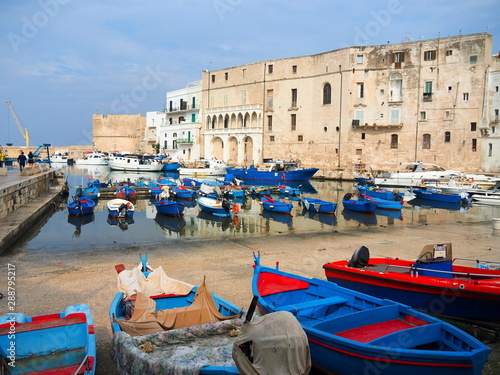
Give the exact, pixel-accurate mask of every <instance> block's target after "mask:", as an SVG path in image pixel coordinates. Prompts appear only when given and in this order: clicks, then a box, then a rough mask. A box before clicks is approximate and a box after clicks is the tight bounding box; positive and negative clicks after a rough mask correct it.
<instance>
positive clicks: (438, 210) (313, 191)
mask: <svg viewBox="0 0 500 375" xmlns="http://www.w3.org/2000/svg"><path fill="white" fill-rule="evenodd" d="M60 167H61V168H62V169H63V171H64V178H65V179H66V180H67V182H68V185H69V187H70V195H69V198H68V199H69V200H71V197H72V195H74V194H75V192H76V190H77V189H78V188H79V187H84V188H85V187H87V184H88V183H89V182H91V181H94V180H96V179H99V180H100V181H112V182H113V183H120V182H125V181H128V182H131V183H134V182H135V181H137V180H138V179H145V180H155V179H156V178H158V177H159V176H160V175H162V174H161V173H152V172H151V173H148V172H142V173H139V172H135V173H134V172H121V171H110V169H109V167H108V166H76V165H75V166H66V165H61V166H60ZM167 178H170V179H173V180H174V179H176V178H178V175H177V176H176V175H175V174H174V175H168V176H167ZM302 191H303V195H304V196H309V197H313V198H318V199H322V200H325V201H331V202H335V203H337V210H336V212H335V214H334V215H331V214H317V213H311V212H309V211H305V210H303V208H302V206H301V204H300V198H298V197H286V196H279V195H273V198H275V199H280V200H286V201H290V202H291V203H292V204H293V209H292V212H291V214H290V215H288V214H276V213H272V212H268V211H265V210H263V209H262V205H261V203H260V200H259V199H258V198H252V197H250V196H248V197H247V198H246V199H243V200H239V201H237V203H238V204H239V206H240V211H239V213H238V215H236V216H234V217H227V218H223V217H217V216H213V215H210V214H206V213H204V212H201V211H200V209H199V207H197V205H196V201H194V200H192V201H185V203H186V209H185V210H184V214H183V215H182V216H181V217H171V216H165V215H161V214H158V213H157V212H156V208H155V206H154V204H153V203H152V202H153V201H152V199H151V198H149V197H147V198H141V197H138V198H137V199H136V200H135V214H134V216H133V218H130V219H117V218H112V217H110V216H108V211H107V207H106V202H107V200H109V199H110V198H100V199H98V201H97V205H96V209H95V212H94V214H92V215H87V216H83V217H77V216H71V215H68V211H67V209H66V203H67V202H66V201H63V202H62V203H61V204H60V206H59V207H58V208H57V209H56V210H55V211H54V212H53V213H52V214H51V215H49V216H48V217H46V218H45V220H44V221H43V222H40V223H39V224H38V226H37V228H33V229H34V230H32V231H30V234H29V235H26V236H25V238H23V239H22V240H20V241H19V242H18V243H17V244H16V245H14V246H13V248H12V249H10V252H23V253H47V252H58V251H67V250H68V249H73V250H74V251H77V250H78V249H88V248H92V247H101V248H102V247H104V248H106V246H109V247H110V248H111V247H115V246H120V245H123V246H125V245H126V246H133V245H144V244H149V243H168V242H169V241H171V240H173V239H178V238H186V239H198V238H199V239H204V238H206V239H209V238H227V237H249V236H271V235H282V234H287V233H293V234H304V233H317V232H325V231H326V232H335V231H383V230H384V229H385V228H387V227H389V226H412V225H427V224H449V223H457V222H460V223H478V222H489V223H491V222H492V219H493V218H497V217H500V206H490V205H480V204H474V203H472V204H470V205H466V206H462V205H445V204H439V203H437V202H434V203H433V202H431V201H425V200H415V199H413V196H412V195H411V192H410V191H404V192H405V204H404V207H403V209H402V210H401V211H390V210H377V211H376V212H375V214H364V213H356V212H351V211H346V210H344V209H343V207H342V203H341V201H342V197H343V196H344V195H345V194H346V193H347V192H355V191H356V188H355V182H354V181H331V180H325V181H319V180H311V181H310V183H304V184H303V186H302Z"/></svg>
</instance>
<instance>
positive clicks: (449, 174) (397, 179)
mask: <svg viewBox="0 0 500 375" xmlns="http://www.w3.org/2000/svg"><path fill="white" fill-rule="evenodd" d="M401 166H402V167H403V168H404V170H402V171H396V172H391V173H383V174H382V176H380V177H378V176H377V177H375V178H374V183H375V185H378V186H402V187H419V186H425V184H426V183H429V182H433V183H436V182H443V183H446V182H448V181H449V180H450V179H451V178H454V177H459V176H461V175H462V173H461V172H460V171H454V170H447V169H444V168H443V167H440V166H439V165H436V164H431V163H423V162H421V161H420V162H417V163H401Z"/></svg>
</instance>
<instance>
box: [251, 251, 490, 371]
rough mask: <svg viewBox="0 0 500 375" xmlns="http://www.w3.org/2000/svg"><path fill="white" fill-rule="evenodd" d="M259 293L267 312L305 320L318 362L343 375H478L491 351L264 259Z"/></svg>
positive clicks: (405, 311) (418, 316)
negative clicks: (269, 264)
mask: <svg viewBox="0 0 500 375" xmlns="http://www.w3.org/2000/svg"><path fill="white" fill-rule="evenodd" d="M254 257H255V265H254V276H253V280H252V290H253V294H254V295H255V296H257V297H258V301H257V307H258V309H259V311H260V313H261V314H268V313H272V312H275V311H289V312H291V313H292V314H294V315H295V317H296V318H297V320H298V321H299V322H300V324H301V325H302V328H303V329H304V331H305V333H306V334H307V338H308V340H309V347H310V351H311V360H312V363H313V365H314V366H316V367H317V368H319V369H322V370H324V371H326V372H328V373H335V374H339V375H351V374H368V373H373V374H378V373H380V374H384V375H401V374H405V375H421V374H426V375H442V374H443V373H444V372H446V371H449V372H450V373H453V374H462V375H465V374H470V375H479V374H481V371H482V369H483V367H484V365H485V363H486V361H487V359H488V355H489V354H490V352H491V349H490V348H488V347H487V346H486V345H485V344H483V343H482V342H480V341H479V340H477V339H475V338H474V337H472V336H470V335H469V334H467V333H465V332H463V331H461V330H460V329H458V328H457V327H455V326H453V325H451V324H449V323H446V322H444V321H442V320H440V319H438V318H435V317H432V316H430V315H427V314H424V313H422V312H419V311H417V310H414V309H412V308H411V307H409V306H407V305H403V304H400V303H397V302H394V301H391V300H387V299H379V298H375V297H372V296H369V295H366V294H362V293H359V292H356V291H353V290H351V289H346V288H343V287H340V286H338V285H337V284H335V283H332V282H329V281H326V280H321V279H316V278H306V277H302V276H298V275H294V274H291V273H286V272H283V271H281V270H279V267H278V265H277V266H276V268H268V267H263V266H261V265H260V254H259V255H258V256H255V255H254Z"/></svg>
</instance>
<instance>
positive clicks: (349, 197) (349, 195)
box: [342, 193, 352, 201]
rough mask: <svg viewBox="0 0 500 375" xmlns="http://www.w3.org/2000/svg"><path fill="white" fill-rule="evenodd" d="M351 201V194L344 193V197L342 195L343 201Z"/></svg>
mask: <svg viewBox="0 0 500 375" xmlns="http://www.w3.org/2000/svg"><path fill="white" fill-rule="evenodd" d="M351 199H352V194H351V193H346V195H344V198H342V200H343V201H348V200H351Z"/></svg>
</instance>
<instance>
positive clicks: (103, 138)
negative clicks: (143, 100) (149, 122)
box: [92, 114, 154, 153]
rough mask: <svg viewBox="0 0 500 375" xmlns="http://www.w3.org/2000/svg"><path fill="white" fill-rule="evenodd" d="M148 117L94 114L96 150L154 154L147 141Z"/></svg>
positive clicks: (93, 125)
mask: <svg viewBox="0 0 500 375" xmlns="http://www.w3.org/2000/svg"><path fill="white" fill-rule="evenodd" d="M145 129H146V116H143V115H142V114H137V115H111V114H110V115H108V116H104V115H102V114H94V115H93V116H92V139H93V142H94V148H95V149H97V150H100V151H102V152H111V151H128V152H144V153H146V152H147V153H152V152H153V151H154V150H153V148H152V147H151V146H150V147H147V141H146V140H145V134H144V132H145Z"/></svg>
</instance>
